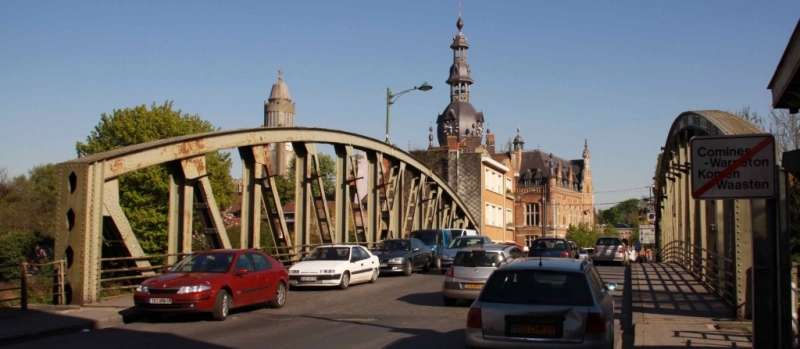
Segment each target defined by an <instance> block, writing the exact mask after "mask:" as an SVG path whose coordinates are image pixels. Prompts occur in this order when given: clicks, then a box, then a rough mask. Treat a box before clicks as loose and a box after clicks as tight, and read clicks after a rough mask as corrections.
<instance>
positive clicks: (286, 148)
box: [264, 69, 294, 176]
mask: <svg viewBox="0 0 800 349" xmlns="http://www.w3.org/2000/svg"><path fill="white" fill-rule="evenodd" d="M293 126H294V103H292V97H291V96H289V86H287V85H286V83H285V82H283V70H281V69H278V81H277V82H276V83H275V84H273V85H272V91H271V92H270V94H269V101H268V102H264V127H293ZM293 156H294V150H293V149H292V144H291V143H274V144H270V162H271V165H272V172H273V173H274V174H277V175H281V176H284V175H286V171H287V168H288V167H289V161H290V160H291V159H292V158H293Z"/></svg>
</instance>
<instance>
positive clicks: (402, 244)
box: [377, 240, 411, 251]
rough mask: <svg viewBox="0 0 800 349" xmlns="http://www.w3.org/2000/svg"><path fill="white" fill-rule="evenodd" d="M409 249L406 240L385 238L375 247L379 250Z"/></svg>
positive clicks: (409, 246) (409, 244)
mask: <svg viewBox="0 0 800 349" xmlns="http://www.w3.org/2000/svg"><path fill="white" fill-rule="evenodd" d="M410 249H411V243H410V242H409V241H408V240H385V241H382V242H381V243H380V244H379V245H378V248H377V250H379V251H408V250H410Z"/></svg>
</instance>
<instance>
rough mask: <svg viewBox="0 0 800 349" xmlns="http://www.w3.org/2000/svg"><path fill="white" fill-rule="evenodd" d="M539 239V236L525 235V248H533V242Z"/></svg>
mask: <svg viewBox="0 0 800 349" xmlns="http://www.w3.org/2000/svg"><path fill="white" fill-rule="evenodd" d="M538 238H539V235H525V246H528V247H531V246H533V242H534V241H536V239H538Z"/></svg>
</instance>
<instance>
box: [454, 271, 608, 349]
mask: <svg viewBox="0 0 800 349" xmlns="http://www.w3.org/2000/svg"><path fill="white" fill-rule="evenodd" d="M616 288H617V285H616V284H615V283H603V280H602V278H601V277H600V274H599V273H598V272H597V270H596V269H595V267H594V266H593V265H592V263H590V262H589V261H588V260H583V261H580V260H577V259H568V258H541V259H540V258H526V259H520V260H517V261H512V262H510V263H508V264H506V265H504V266H502V267H500V268H498V269H497V270H495V271H494V273H493V274H492V276H491V277H490V278H489V280H488V281H487V282H486V285H485V287H484V288H483V291H482V292H481V294H480V297H478V299H477V300H475V302H474V303H472V307H470V309H469V313H468V315H467V330H466V332H467V347H479V348H543V349H546V348H606V349H611V348H614V331H615V330H614V299H613V298H612V297H611V294H610V293H609V291H613V290H615V289H616Z"/></svg>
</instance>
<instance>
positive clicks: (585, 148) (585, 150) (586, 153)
mask: <svg viewBox="0 0 800 349" xmlns="http://www.w3.org/2000/svg"><path fill="white" fill-rule="evenodd" d="M589 158H591V154H589V140H588V139H585V138H584V139H583V162H584V163H586V164H588V163H589Z"/></svg>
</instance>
